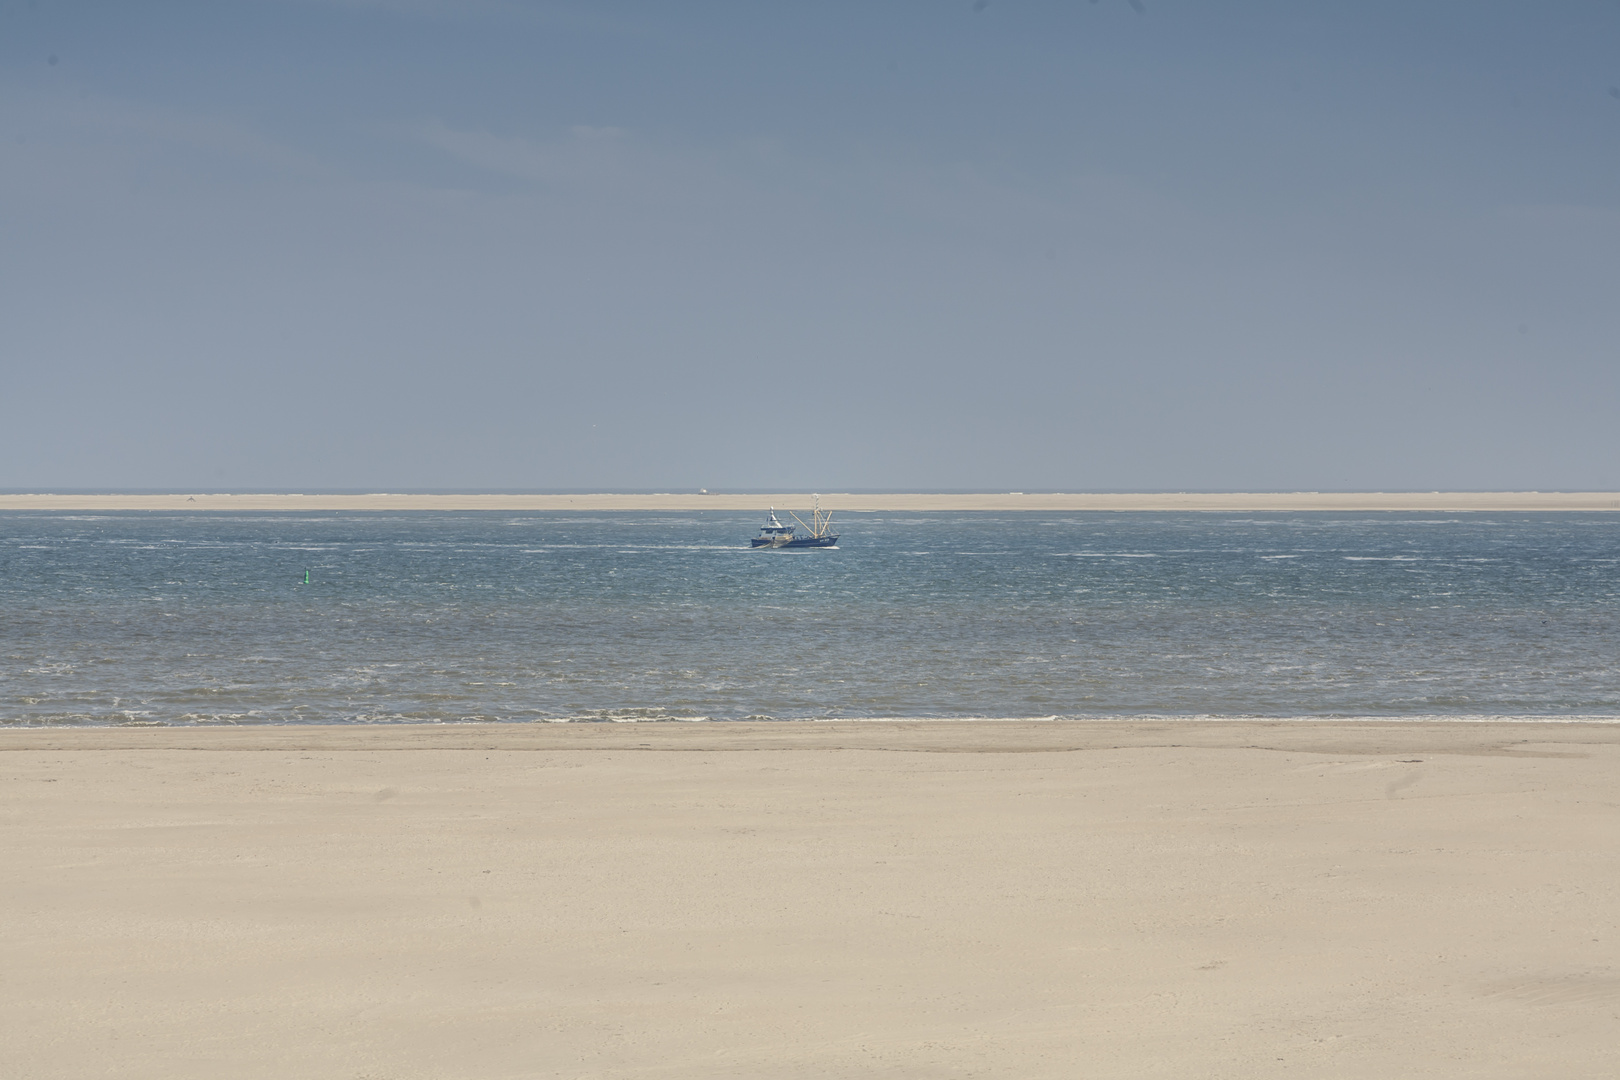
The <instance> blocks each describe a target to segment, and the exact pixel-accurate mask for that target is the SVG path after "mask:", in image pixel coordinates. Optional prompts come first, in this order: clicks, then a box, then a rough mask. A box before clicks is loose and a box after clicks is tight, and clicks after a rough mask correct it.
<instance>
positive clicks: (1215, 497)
mask: <svg viewBox="0 0 1620 1080" xmlns="http://www.w3.org/2000/svg"><path fill="white" fill-rule="evenodd" d="M810 500H811V496H810V495H809V494H808V493H804V492H800V493H777V494H763V495H747V494H715V495H696V494H686V493H669V494H651V495H622V494H620V495H615V494H599V495H488V494H462V495H457V494H441V495H399V494H388V493H381V492H379V493H376V494H369V495H329V494H327V495H322V494H310V495H298V494H279V495H228V494H217V493H193V494H187V493H184V492H181V493H176V494H168V495H122V494H107V495H77V494H54V495H53V494H44V493H42V494H12V495H0V510H59V511H89V512H94V511H108V510H227V511H230V510H234V511H244V510H289V511H297V510H304V511H314V510H575V511H587V512H589V511H608V510H727V511H731V510H748V511H754V510H761V509H763V508H765V507H767V506H775V507H778V508H788V507H793V508H802V507H806V506H809V505H810ZM821 504H822V506H823V507H824V508H826V509H828V510H834V511H844V512H861V511H923V512H926V511H962V510H998V511H1008V510H1039V511H1086V510H1119V511H1130V510H1143V511H1153V510H1157V511H1166V510H1204V511H1227V512H1251V511H1303V510H1341V511H1389V510H1408V511H1419V512H1423V511H1428V512H1436V513H1440V512H1454V511H1482V512H1488V511H1495V512H1507V511H1553V510H1610V511H1614V510H1620V492H1612V491H1583V492H1542V491H1494V492H1473V491H1452V492H1441V491H1436V492H1314V491H1309V492H1260V493H1243V492H1216V493H1196V492H1194V493H1157V494H1153V493H1149V494H1135V495H1132V494H1111V495H1110V494H1083V493H1075V494H1039V493H1036V494H1022V493H1003V494H996V493H984V494H946V495H930V494H922V493H911V494H907V493H903V492H902V493H894V494H872V493H854V494H852V493H837V492H833V493H823V494H822V495H821Z"/></svg>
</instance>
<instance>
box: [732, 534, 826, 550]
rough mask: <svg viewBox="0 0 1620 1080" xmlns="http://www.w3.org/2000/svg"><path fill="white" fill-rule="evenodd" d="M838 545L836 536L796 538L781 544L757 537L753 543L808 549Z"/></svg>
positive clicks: (762, 545) (756, 545)
mask: <svg viewBox="0 0 1620 1080" xmlns="http://www.w3.org/2000/svg"><path fill="white" fill-rule="evenodd" d="M836 543H838V537H836V536H795V537H794V538H793V539H792V540H789V541H787V542H786V543H780V544H773V543H771V541H770V539H769V538H768V537H764V536H756V537H754V539H753V541H752V546H754V547H770V548H807V547H832V546H833V545H834V544H836Z"/></svg>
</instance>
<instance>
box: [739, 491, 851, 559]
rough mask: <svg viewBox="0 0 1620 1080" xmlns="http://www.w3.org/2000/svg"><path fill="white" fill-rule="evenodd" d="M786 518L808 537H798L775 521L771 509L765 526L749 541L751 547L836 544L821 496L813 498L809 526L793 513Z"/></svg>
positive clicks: (791, 530) (795, 531) (828, 545)
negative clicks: (790, 519)
mask: <svg viewBox="0 0 1620 1080" xmlns="http://www.w3.org/2000/svg"><path fill="white" fill-rule="evenodd" d="M788 517H790V518H792V519H793V520H794V521H797V522H798V523H799V525H798V528H800V529H803V530H805V531H806V532H807V533H809V534H810V535H808V536H800V535H799V534H798V532H797V530H796V529H795V528H794V527H793V526H792V525H784V524H782V523H781V521H779V520H777V517H776V507H774V506H773V507H771V511H770V514H769V515H768V516H767V517H766V518H765V524H764V525H762V526H760V529H759V535H758V536H756V537H754V539H753V540H752V541H750V544H751V546H753V547H757V548H762V547H768V548H808V547H832V546H833V545H834V544H836V543H838V534H837V533H835V532H833V531H832V515H831V514H829V513H826V512H824V511H823V510H822V509H821V496H819V495H817V496H815V507H814V509H812V510H811V511H810V524H808V525H806V524H805V523H804V519H803V518H801V517H799V515H798V514H795V513H794V512H793V511H791V510H789V511H788Z"/></svg>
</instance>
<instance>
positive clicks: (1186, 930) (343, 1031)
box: [0, 722, 1620, 1080]
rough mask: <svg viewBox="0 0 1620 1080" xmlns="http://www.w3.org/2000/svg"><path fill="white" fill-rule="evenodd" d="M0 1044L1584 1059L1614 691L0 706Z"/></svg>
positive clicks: (1163, 1072) (58, 1048)
mask: <svg viewBox="0 0 1620 1080" xmlns="http://www.w3.org/2000/svg"><path fill="white" fill-rule="evenodd" d="M0 777H3V781H4V789H3V790H4V792H5V814H4V817H3V819H0V828H3V830H4V859H5V865H6V872H5V874H4V875H3V876H0V897H3V901H0V904H3V907H0V910H3V912H4V918H3V920H0V941H3V955H4V956H5V958H6V962H5V966H4V976H3V978H0V1016H3V1017H4V1020H3V1021H0V1073H3V1074H4V1075H5V1076H7V1077H13V1078H45V1077H52V1078H55V1077H62V1078H66V1077H75V1078H76V1077H84V1076H92V1075H96V1076H102V1075H104V1076H118V1077H127V1078H136V1077H152V1078H156V1077H165V1078H173V1077H198V1078H202V1077H208V1078H210V1080H218V1078H229V1077H265V1078H269V1077H277V1078H283V1077H289V1076H301V1077H345V1078H361V1077H366V1078H384V1077H386V1078H400V1080H403V1078H415V1077H421V1078H428V1077H432V1078H436V1080H437V1078H448V1077H481V1078H488V1077H671V1078H673V1077H682V1078H685V1077H691V1078H698V1077H736V1078H742V1077H765V1076H770V1077H812V1076H815V1077H826V1076H885V1077H952V1076H963V1077H966V1076H1004V1077H1053V1078H1056V1077H1065V1078H1067V1077H1075V1076H1088V1077H1166V1078H1169V1077H1176V1078H1181V1077H1195V1076H1196V1077H1233V1078H1237V1077H1285V1076H1286V1077H1298V1076H1332V1077H1367V1078H1374V1077H1376V1078H1380V1080H1383V1078H1388V1077H1393V1076H1445V1077H1461V1076H1470V1077H1486V1076H1488V1077H1526V1078H1529V1077H1551V1076H1557V1077H1594V1078H1595V1077H1609V1076H1613V1075H1616V1074H1617V1073H1620V1049H1617V1048H1620V968H1617V966H1616V964H1617V960H1620V925H1617V924H1620V909H1617V907H1616V905H1615V896H1616V893H1617V889H1620V815H1617V805H1616V804H1617V795H1620V780H1617V777H1620V726H1616V725H1605V724H1510V723H1489V724H1478V723H1453V724H1443V723H1442V724H1418V723H1410V724H1383V723H1324V722H1295V723H1288V722H1275V723H1271V722H1267V723H1250V722H1221V723H1196V722H1192V723H1160V722H1139V723H1039V722H1033V723H1029V722H1012V723H994V722H985V723H974V722H968V723H909V724H905V723H898V724H897V723H798V724H760V725H755V724H725V725H719V724H656V725H653V724H645V725H607V724H601V725H512V726H466V727H330V728H316V727H303V728H299V727H279V728H260V729H245V728H238V729H228V728H227V729H190V728H158V729H94V730H72V729H11V730H4V731H0Z"/></svg>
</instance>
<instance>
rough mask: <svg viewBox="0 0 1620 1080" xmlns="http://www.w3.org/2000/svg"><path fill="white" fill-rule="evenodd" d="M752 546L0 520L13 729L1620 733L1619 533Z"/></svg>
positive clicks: (322, 524)
mask: <svg viewBox="0 0 1620 1080" xmlns="http://www.w3.org/2000/svg"><path fill="white" fill-rule="evenodd" d="M762 517H763V515H756V514H730V513H703V514H698V513H615V514H569V513H501V512H490V513H442V512H435V513H399V514H375V513H366V514H358V513H347V514H346V513H334V514H326V515H288V514H237V515H219V514H150V513H128V514H98V515H90V514H54V513H4V514H0V619H3V624H0V723H5V724H65V723H90V724H108V723H111V724H126V723H175V724H184V723H232V722H234V723H278V722H322V723H330V722H339V721H350V722H386V721H463V720H508V721H522V720H564V719H569V720H602V719H698V718H712V719H740V718H745V717H748V718H766V717H769V718H778V719H801V718H823V717H980V716H983V717H1025V716H1065V717H1112V716H1216V717H1218V716H1256V715H1259V716H1321V717H1331V716H1393V717H1413V716H1454V717H1470V716H1538V717H1558V718H1566V717H1594V718H1620V618H1617V616H1620V515H1614V514H1498V515H1473V514H1457V515H1437V514H1375V515H1357V514H1327V513H1310V514H1287V513H1280V514H1241V515H1233V514H1041V513H1019V514H995V513H963V514H854V515H840V516H839V520H838V531H839V532H840V533H841V534H842V540H841V542H840V546H839V547H838V548H836V549H832V550H812V551H754V550H750V549H749V548H748V547H747V546H746V544H747V539H748V537H749V536H751V535H753V534H754V532H755V531H756V530H757V527H758V525H759V521H760V520H761V519H762ZM306 571H308V573H309V578H310V580H309V584H307V585H306V584H304V583H303V582H304V574H305V572H306Z"/></svg>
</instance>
